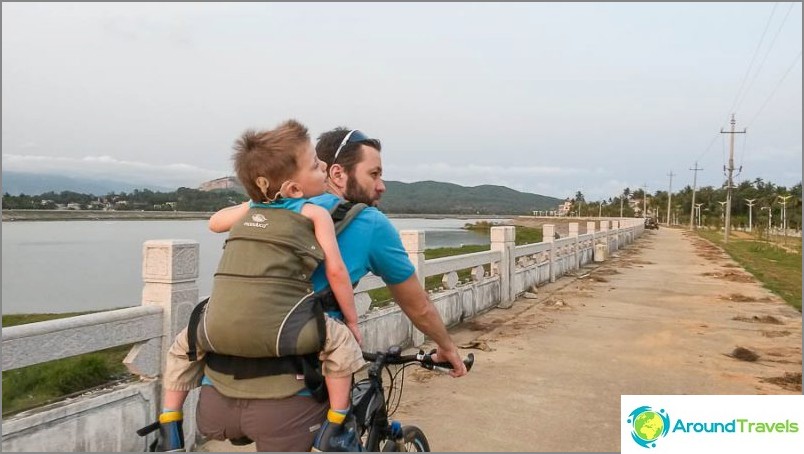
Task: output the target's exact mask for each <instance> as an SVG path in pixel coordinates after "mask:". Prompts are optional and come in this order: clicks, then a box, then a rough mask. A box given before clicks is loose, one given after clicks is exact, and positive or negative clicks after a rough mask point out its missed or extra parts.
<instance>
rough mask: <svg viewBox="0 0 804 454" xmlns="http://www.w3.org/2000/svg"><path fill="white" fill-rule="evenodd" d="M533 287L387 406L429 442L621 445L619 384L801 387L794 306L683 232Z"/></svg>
mask: <svg viewBox="0 0 804 454" xmlns="http://www.w3.org/2000/svg"><path fill="white" fill-rule="evenodd" d="M584 275H585V276H584ZM537 296H538V298H537V299H520V300H518V301H517V302H516V303H515V305H514V307H513V308H511V309H508V310H502V309H494V310H492V311H490V312H488V313H486V314H484V315H482V316H480V317H478V318H476V319H475V320H473V321H470V322H468V323H465V324H462V325H461V326H459V327H456V328H455V329H453V330H452V333H453V335H454V337H455V338H456V340H457V341H458V343H459V345H464V346H470V345H475V346H476V348H471V349H465V350H464V352H465V353H468V352H470V351H472V352H474V353H475V356H476V358H477V362H476V367H475V369H473V370H472V372H471V373H470V374H469V375H468V376H467V377H464V378H461V379H457V380H456V379H452V378H449V377H446V376H441V375H434V374H432V373H430V372H428V371H425V370H421V369H420V370H416V371H414V372H412V373H411V372H410V371H411V370H412V369H408V371H409V373H408V374H407V375H406V380H405V391H404V395H403V398H402V404H401V405H400V408H399V411H398V412H397V414H396V415H395V416H394V417H395V418H396V419H400V420H402V421H403V423H404V422H410V423H414V424H417V425H419V426H420V427H422V428H423V429H424V431H425V433H426V434H427V436H428V438H429V439H430V444H431V447H432V449H433V450H435V451H619V450H620V421H619V419H620V395H621V394H800V393H801V358H802V356H801V345H802V344H801V314H800V313H799V312H798V311H796V310H795V309H792V308H790V307H789V306H788V305H786V304H785V303H784V302H783V301H782V300H781V299H780V298H778V297H776V296H775V295H773V294H772V293H770V292H769V291H768V290H765V289H764V288H763V287H761V285H760V284H758V283H756V282H754V281H753V279H751V277H750V276H749V275H747V274H746V273H745V272H744V271H743V270H742V269H741V268H739V267H738V266H737V265H736V263H734V262H733V261H732V260H731V259H729V258H728V256H726V255H725V254H723V253H722V252H721V251H720V250H719V249H716V248H714V247H712V246H711V245H710V244H709V243H703V242H701V240H697V239H694V238H693V237H690V236H688V235H687V234H686V233H684V232H682V231H678V230H669V229H660V230H659V231H657V232H654V231H651V232H646V234H645V235H643V237H641V238H640V239H639V240H638V241H637V243H636V244H634V245H632V246H631V247H629V248H628V249H626V250H624V251H620V252H619V254H618V256H617V257H612V258H611V259H610V260H609V261H607V262H605V263H604V264H602V265H601V266H597V267H590V268H588V269H586V270H582V271H581V272H580V273H579V275H578V276H576V277H573V278H564V279H561V280H559V281H558V282H556V283H554V284H550V285H547V286H544V287H541V288H539V289H538V292H537ZM485 347H487V348H485ZM737 347H742V348H745V349H747V350H750V351H751V352H753V353H754V354H757V355H759V359H758V360H757V361H755V362H747V361H742V360H738V359H735V358H734V357H731V356H727V355H730V354H733V353H734V351H735V349H736V348H737ZM483 348H485V350H484V349H483ZM738 353H739V352H738ZM743 353H745V352H743ZM747 355H748V354H746V355H745V356H747ZM738 356H743V355H739V354H738ZM786 373H787V374H798V375H797V376H794V378H791V375H785V374H786ZM785 377H786V378H785ZM767 380H769V381H767ZM207 447H208V449H214V450H227V451H228V450H231V447H229V446H226V445H215V444H210V445H207ZM251 449H253V447H252V448H251Z"/></svg>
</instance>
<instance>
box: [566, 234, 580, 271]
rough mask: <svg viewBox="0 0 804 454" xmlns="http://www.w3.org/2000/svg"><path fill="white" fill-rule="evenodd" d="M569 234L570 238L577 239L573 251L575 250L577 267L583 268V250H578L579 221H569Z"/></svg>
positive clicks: (573, 244)
mask: <svg viewBox="0 0 804 454" xmlns="http://www.w3.org/2000/svg"><path fill="white" fill-rule="evenodd" d="M569 236H570V238H574V239H575V241H573V243H572V247H573V251H575V269H576V270H577V269H580V268H581V251H579V250H578V246H579V244H578V223H577V222H570V223H569Z"/></svg>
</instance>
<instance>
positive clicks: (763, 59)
mask: <svg viewBox="0 0 804 454" xmlns="http://www.w3.org/2000/svg"><path fill="white" fill-rule="evenodd" d="M794 6H795V3H791V4H790V7H789V8H787V13H786V14H785V15H784V18H783V19H782V23H781V24H779V28H778V29H777V30H776V34H775V35H773V39H772V40H771V43H770V45H769V46H768V50H767V51H766V52H765V56H764V57H763V58H762V61H761V62H760V63H759V66H758V67H757V71H756V73H754V77H753V78H751V82H749V83H748V87H747V88H746V89H745V92H744V93H743V95H742V99H740V101H739V102H738V103H737V106H736V107H735V109H736V110H739V109H740V106H742V104H743V101H745V98H746V96H747V95H748V93H749V92H750V91H751V87H753V86H754V82H756V81H757V78H758V77H759V73H760V72H761V71H762V67H763V66H764V65H765V61H766V60H767V59H768V55H770V52H771V50H773V45H774V44H775V43H776V38H778V37H779V33H781V31H782V28H783V27H784V24H785V22H787V18H788V17H789V16H790V12H791V11H793V7H794Z"/></svg>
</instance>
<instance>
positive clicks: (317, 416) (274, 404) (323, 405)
mask: <svg viewBox="0 0 804 454" xmlns="http://www.w3.org/2000/svg"><path fill="white" fill-rule="evenodd" d="M328 408H329V402H318V401H316V400H315V399H313V398H312V397H308V396H291V397H286V398H284V399H234V398H231V397H226V396H224V395H223V394H221V393H219V392H218V391H217V390H215V388H214V387H212V386H202V387H201V395H200V397H199V400H198V407H197V408H196V419H197V424H198V431H199V432H200V433H201V434H202V435H204V436H205V437H207V438H210V439H213V440H231V439H238V438H242V437H248V438H250V439H251V440H253V441H255V442H256V443H257V451H261V452H279V451H291V452H304V451H310V448H312V446H313V440H314V439H315V435H316V433H318V429H319V428H320V427H321V424H323V423H324V420H325V419H326V414H327V409H328Z"/></svg>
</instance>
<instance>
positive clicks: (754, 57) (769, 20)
mask: <svg viewBox="0 0 804 454" xmlns="http://www.w3.org/2000/svg"><path fill="white" fill-rule="evenodd" d="M777 6H779V2H776V3H774V4H773V9H771V13H770V16H768V20H767V22H766V23H765V30H763V31H762V36H761V37H760V38H759V42H758V43H757V48H756V49H754V55H753V56H752V57H751V62H750V63H749V64H748V68H746V70H745V75H743V81H742V82H740V88H739V89H737V94H736V95H735V96H734V101H732V103H731V108H729V112H734V107H735V106H736V105H737V100H738V99H740V95H741V94H742V92H743V87H745V81H746V80H748V74H750V73H751V68H752V67H753V66H754V60H756V58H757V55H758V54H759V49H760V48H761V47H762V43H763V42H764V41H765V34H766V33H767V32H768V27H770V23H771V19H773V15H774V14H775V13H776V7H777ZM726 115H727V117H726V121H728V113H727V114H726Z"/></svg>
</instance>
